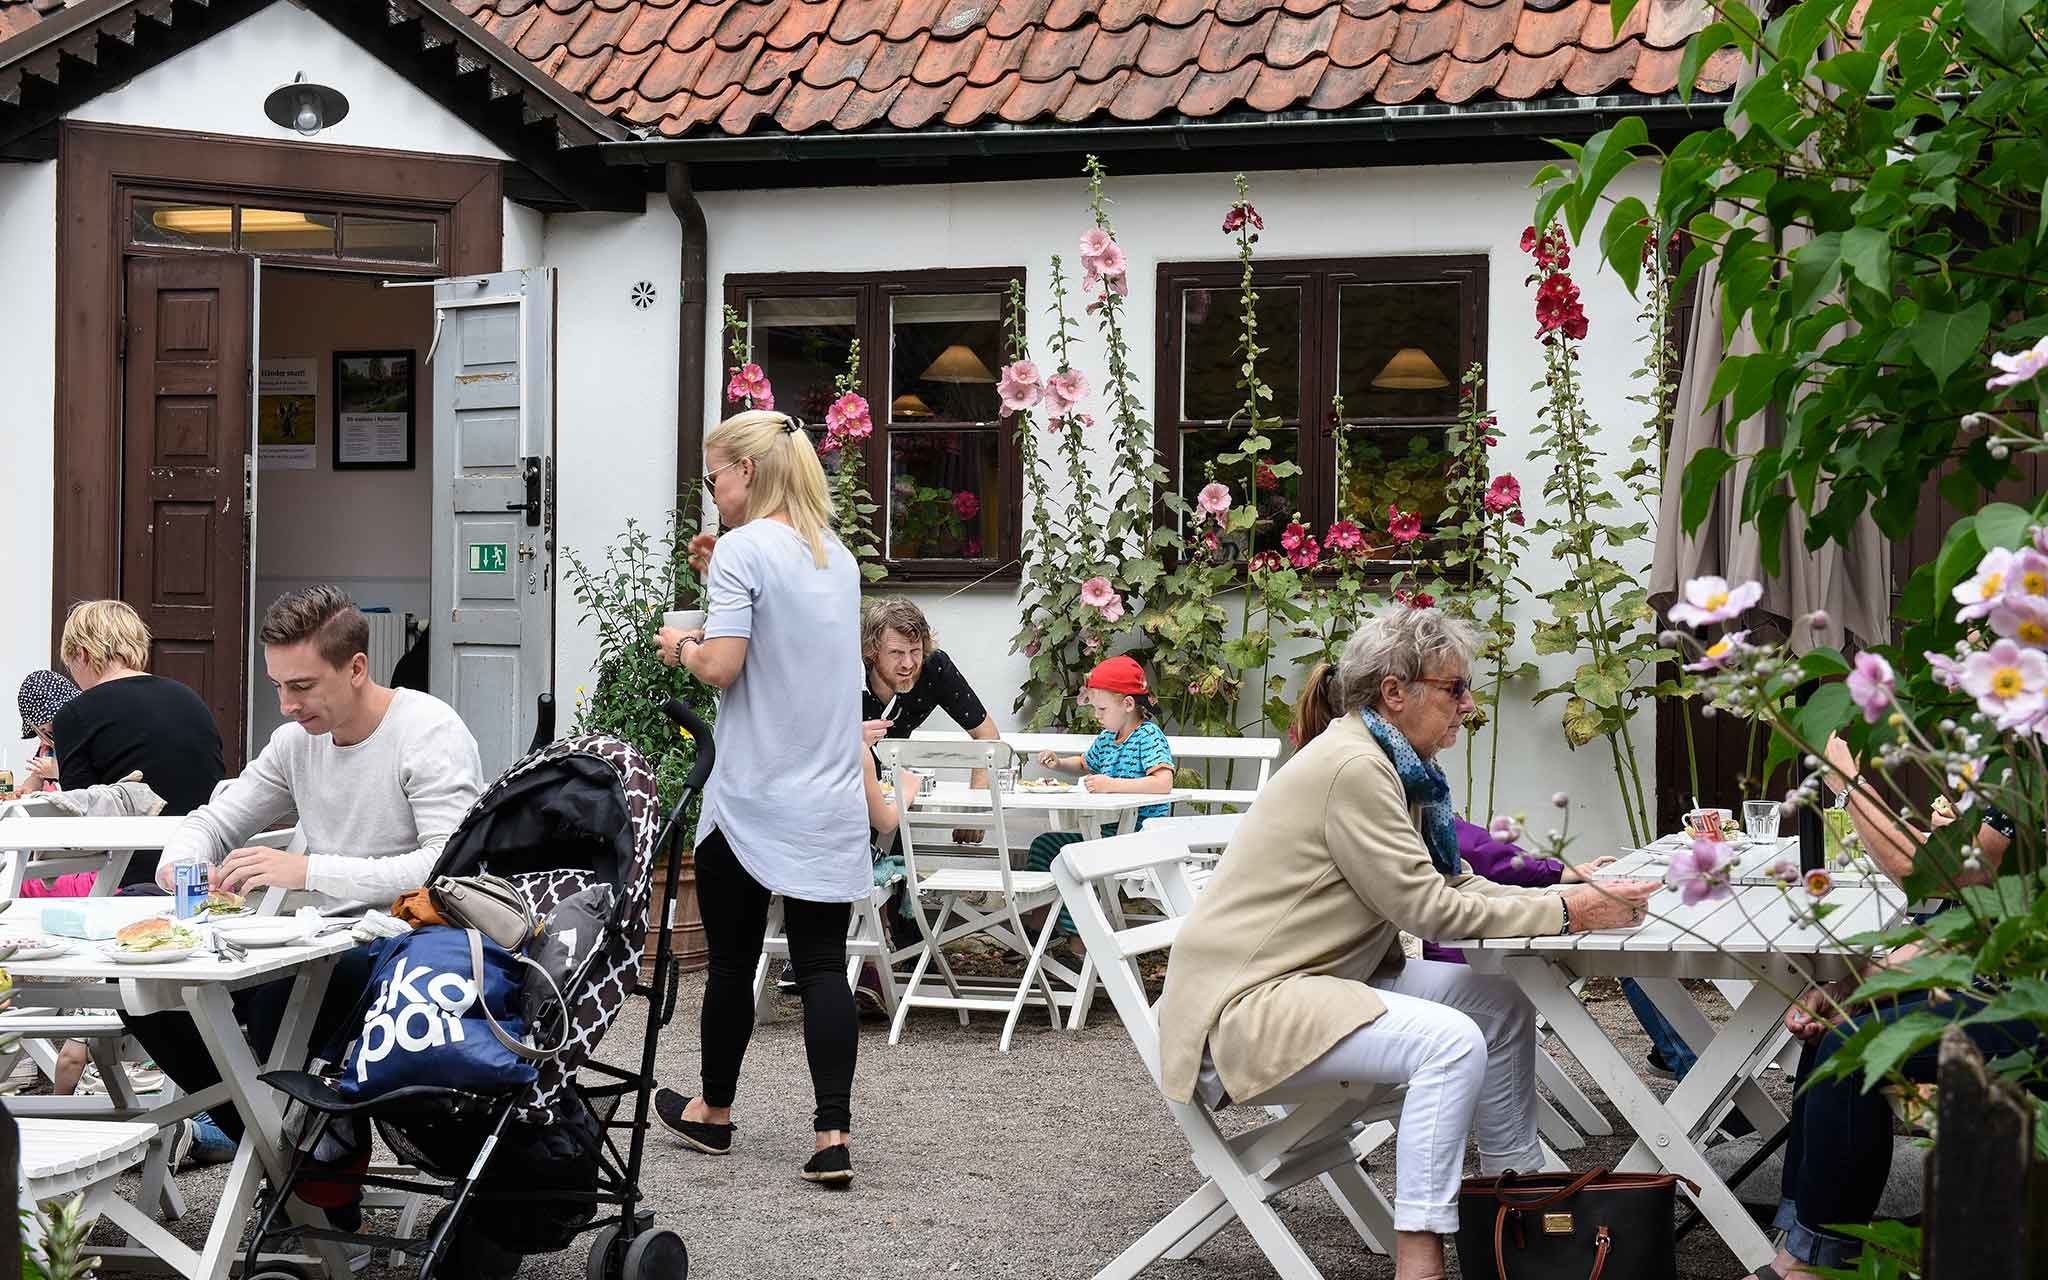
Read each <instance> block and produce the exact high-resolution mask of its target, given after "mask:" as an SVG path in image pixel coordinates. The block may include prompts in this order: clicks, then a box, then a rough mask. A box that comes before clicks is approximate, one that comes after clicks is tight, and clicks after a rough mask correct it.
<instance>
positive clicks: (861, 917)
mask: <svg viewBox="0 0 2048 1280" xmlns="http://www.w3.org/2000/svg"><path fill="white" fill-rule="evenodd" d="M895 883H896V882H895V881H891V882H890V883H889V884H886V885H876V886H875V887H874V888H873V889H872V890H870V891H869V892H868V896H867V897H865V898H862V899H861V900H860V901H859V902H856V903H854V904H853V911H852V913H851V918H850V919H848V920H847V922H846V984H847V985H848V986H850V987H854V988H856V989H858V987H859V986H860V970H861V966H862V965H864V964H872V965H874V967H875V972H876V974H877V975H878V976H879V977H880V979H881V985H882V1012H883V1013H885V1014H887V1015H888V1016H889V1017H890V1018H892V1019H893V1018H894V1017H895V1016H896V1005H897V1003H898V1001H899V1000H900V999H901V998H902V994H901V992H902V983H901V982H900V981H899V979H898V977H897V974H896V969H897V966H899V965H902V964H904V963H905V962H907V961H909V960H910V959H911V958H912V957H913V956H915V955H917V954H918V952H919V951H921V950H922V949H923V948H922V947H921V946H919V945H917V944H915V943H913V944H912V945H910V946H907V947H898V946H896V944H895V943H893V942H892V941H890V935H889V922H888V920H887V918H886V917H885V914H884V913H885V912H887V911H888V910H889V896H890V892H891V890H892V889H893V888H894V886H895ZM770 960H781V961H783V962H784V963H785V964H787V962H788V960H789V934H788V932H787V931H786V929H785V928H784V925H783V919H782V895H781V894H779V893H778V894H776V895H775V896H774V897H773V898H772V899H770V900H769V903H768V931H767V933H766V935H764V936H763V937H762V939H761V958H760V960H759V961H757V962H756V963H755V965H754V1008H755V1009H756V1010H757V1011H758V1012H762V1013H765V1012H767V1010H768V991H769V983H768V962H769V961H770Z"/></svg>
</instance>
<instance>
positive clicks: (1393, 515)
mask: <svg viewBox="0 0 2048 1280" xmlns="http://www.w3.org/2000/svg"><path fill="white" fill-rule="evenodd" d="M1387 532H1388V533H1390V534H1392V535H1393V537H1394V541H1396V542H1398V543H1400V544H1402V545H1403V546H1406V545H1407V544H1409V543H1411V542H1414V541H1415V540H1416V539H1418V538H1420V537H1421V536H1422V517H1421V516H1419V515H1417V514H1416V513H1415V512H1413V511H1403V510H1401V508H1400V507H1398V506H1396V505H1395V504H1393V503H1391V502H1390V503H1388V504H1387Z"/></svg>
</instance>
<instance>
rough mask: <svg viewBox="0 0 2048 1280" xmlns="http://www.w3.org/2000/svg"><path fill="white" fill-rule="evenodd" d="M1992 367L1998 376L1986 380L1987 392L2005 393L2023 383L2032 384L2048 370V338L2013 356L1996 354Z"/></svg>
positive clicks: (1993, 357)
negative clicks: (2009, 388)
mask: <svg viewBox="0 0 2048 1280" xmlns="http://www.w3.org/2000/svg"><path fill="white" fill-rule="evenodd" d="M1991 365H1992V367H1993V368H1995V369H1997V370H1998V374H1997V376H1995V377H1992V378H1989V379H1986V380H1985V383H1984V389H1985V390H1986V391H2004V390H2005V389H2006V388H2008V387H2017V386H2019V385H2020V384H2021V383H2023V382H2032V381H2033V380H2034V379H2035V378H2037V377H2039V376H2040V375H2041V371H2042V370H2043V369H2048V338H2042V339H2041V340H2040V341H2039V342H2036V343H2035V344H2034V345H2033V346H2031V347H2028V348H2027V349H2026V350H2025V351H2015V352H2013V353H2012V354H2011V355H2006V354H2004V353H2002V352H2000V353H1996V354H1994V355H1993V356H1992V357H1991Z"/></svg>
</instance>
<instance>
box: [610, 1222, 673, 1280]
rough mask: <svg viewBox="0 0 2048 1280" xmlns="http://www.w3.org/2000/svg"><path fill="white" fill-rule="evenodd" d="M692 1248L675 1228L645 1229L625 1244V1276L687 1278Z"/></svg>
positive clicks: (635, 1278) (630, 1278)
mask: <svg viewBox="0 0 2048 1280" xmlns="http://www.w3.org/2000/svg"><path fill="white" fill-rule="evenodd" d="M689 1274H690V1251H689V1250H688V1249H687V1248H685V1247H684V1246H683V1238H682V1237H681V1236H679V1235H677V1234H676V1233H675V1232H673V1231H664V1230H659V1229H657V1230H654V1231H643V1232H641V1233H640V1234H639V1235H637V1236H634V1237H633V1243H632V1244H630V1245H628V1246H627V1247H626V1265H625V1268H624V1273H623V1280H684V1277H685V1276H688V1275H689Z"/></svg>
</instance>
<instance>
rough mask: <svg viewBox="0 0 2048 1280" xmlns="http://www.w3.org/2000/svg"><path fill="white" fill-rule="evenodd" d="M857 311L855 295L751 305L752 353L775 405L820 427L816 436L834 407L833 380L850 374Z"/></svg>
mask: <svg viewBox="0 0 2048 1280" xmlns="http://www.w3.org/2000/svg"><path fill="white" fill-rule="evenodd" d="M855 313H856V308H855V306H854V300H853V299H852V298H756V299H755V300H754V301H753V302H752V303H750V304H749V305H748V307H747V338H748V341H749V343H750V346H749V348H748V351H749V353H750V354H751V355H752V356H753V358H754V363H755V364H758V365H760V366H761V372H762V373H764V374H766V375H768V385H769V386H770V387H772V388H773V389H774V391H775V407H776V408H778V409H781V410H782V411H783V412H785V413H793V414H795V415H796V416H797V417H799V418H802V419H803V420H804V421H805V422H806V423H808V424H810V425H811V426H812V427H815V428H817V431H816V432H814V433H813V434H814V435H815V434H818V433H820V432H822V431H823V430H824V422H825V411H826V410H827V409H829V408H831V407H832V399H833V396H832V380H833V379H834V378H836V377H838V376H839V375H840V374H842V373H845V372H846V358H847V355H848V353H849V352H850V351H851V350H852V348H853V340H854V337H855V336H856V333H855V328H854V325H855ZM736 407H737V406H728V410H730V409H732V408H736Z"/></svg>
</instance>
